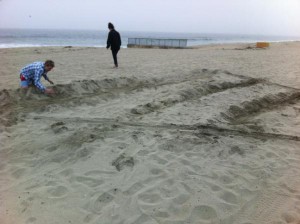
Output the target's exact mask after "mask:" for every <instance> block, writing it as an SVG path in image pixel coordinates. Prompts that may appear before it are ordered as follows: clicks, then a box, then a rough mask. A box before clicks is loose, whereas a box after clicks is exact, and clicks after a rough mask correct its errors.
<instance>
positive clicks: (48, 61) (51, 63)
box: [45, 60, 55, 68]
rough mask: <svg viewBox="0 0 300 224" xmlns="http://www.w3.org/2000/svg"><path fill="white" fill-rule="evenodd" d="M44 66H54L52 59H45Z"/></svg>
mask: <svg viewBox="0 0 300 224" xmlns="http://www.w3.org/2000/svg"><path fill="white" fill-rule="evenodd" d="M45 66H48V67H52V68H54V66H55V65H54V61H52V60H47V61H45Z"/></svg>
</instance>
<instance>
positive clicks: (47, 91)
mask: <svg viewBox="0 0 300 224" xmlns="http://www.w3.org/2000/svg"><path fill="white" fill-rule="evenodd" d="M45 93H46V94H54V93H55V92H54V90H53V89H52V88H47V89H45Z"/></svg>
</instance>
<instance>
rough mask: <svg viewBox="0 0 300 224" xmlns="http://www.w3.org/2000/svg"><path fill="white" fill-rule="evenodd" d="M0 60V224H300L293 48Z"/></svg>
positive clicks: (11, 52)
mask: <svg viewBox="0 0 300 224" xmlns="http://www.w3.org/2000/svg"><path fill="white" fill-rule="evenodd" d="M0 57H1V61H0V66H1V71H0V78H1V83H0V89H1V90H0V123H1V126H0V158H1V160H0V223H1V224H12V223H14V224H19V223H20V224H21V223H22V224H23V223H26V224H31V223H32V224H35V223H45V224H55V223H73V224H82V223H88V224H98V223H116V224H143V223H145V224H156V223H159V224H187V223H191V224H194V223H195V224H196V223H197V224H198V223H199V224H202V223H203V224H208V223H210V224H211V223H216V224H258V223H274V224H275V223H276V224H277V223H278V224H279V223H294V224H299V223H300V64H299V61H300V43H299V42H290V43H273V44H271V47H270V48H268V49H255V48H249V47H248V45H246V44H244V45H214V46H202V47H198V48H194V49H184V50H182V49H181V50H180V49H121V51H120V54H119V61H120V64H119V66H120V67H119V68H118V69H113V68H112V59H111V55H110V52H108V51H107V50H106V49H99V48H78V47H68V48H64V47H49V48H18V49H17V48H16V49H0ZM46 59H52V60H54V61H55V63H56V67H55V69H54V70H53V71H51V72H50V73H49V77H50V79H51V80H53V81H54V82H55V85H54V89H55V91H56V95H54V96H52V97H48V96H45V95H42V94H40V93H38V92H37V91H35V90H34V89H30V90H29V91H28V92H26V93H24V92H22V91H21V90H20V89H18V82H19V80H18V73H19V70H20V68H22V67H23V66H24V65H25V64H27V63H30V62H32V61H44V60H46Z"/></svg>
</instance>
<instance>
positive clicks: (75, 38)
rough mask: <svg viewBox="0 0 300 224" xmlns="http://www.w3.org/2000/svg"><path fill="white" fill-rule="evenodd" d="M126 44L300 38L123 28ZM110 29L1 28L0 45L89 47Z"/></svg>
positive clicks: (102, 40)
mask: <svg viewBox="0 0 300 224" xmlns="http://www.w3.org/2000/svg"><path fill="white" fill-rule="evenodd" d="M119 32H120V34H121V37H122V47H126V46H127V42H128V38H139V37H140V38H162V39H169V38H170V39H187V40H188V42H187V45H188V46H195V45H206V44H221V43H251V42H257V41H269V42H280V41H295V40H300V37H288V36H258V35H232V34H201V33H199V34H196V33H162V32H128V31H119ZM107 34H108V31H101V30H46V29H0V48H14V47H39V46H85V47H105V46H106V39H107Z"/></svg>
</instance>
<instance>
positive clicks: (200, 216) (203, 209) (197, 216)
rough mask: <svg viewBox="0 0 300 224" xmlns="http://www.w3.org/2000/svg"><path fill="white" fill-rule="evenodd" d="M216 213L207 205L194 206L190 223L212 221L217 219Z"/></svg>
mask: <svg viewBox="0 0 300 224" xmlns="http://www.w3.org/2000/svg"><path fill="white" fill-rule="evenodd" d="M217 217H218V216H217V212H216V210H215V209H214V208H212V207H210V206H207V205H200V206H196V207H195V208H194V209H193V211H192V213H191V216H190V219H191V223H194V221H197V222H198V223H200V220H203V221H213V220H215V219H216V218H217Z"/></svg>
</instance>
